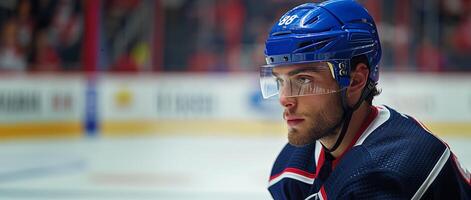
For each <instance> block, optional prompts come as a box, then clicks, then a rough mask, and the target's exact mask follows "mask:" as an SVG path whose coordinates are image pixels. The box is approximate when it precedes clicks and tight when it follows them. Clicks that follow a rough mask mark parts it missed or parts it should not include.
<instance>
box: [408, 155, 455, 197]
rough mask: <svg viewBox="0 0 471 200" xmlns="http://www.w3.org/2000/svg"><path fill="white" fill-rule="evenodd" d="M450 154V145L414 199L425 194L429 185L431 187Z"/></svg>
mask: <svg viewBox="0 0 471 200" xmlns="http://www.w3.org/2000/svg"><path fill="white" fill-rule="evenodd" d="M450 154H451V153H450V149H448V147H447V148H445V151H444V152H443V154H442V156H441V157H440V159H438V162H437V163H436V164H435V166H434V167H433V169H432V171H431V172H430V174H429V175H428V177H427V178H426V179H425V181H424V182H423V183H422V185H421V186H420V187H419V189H418V190H417V192H416V193H415V195H414V196H413V197H412V200H415V199H420V198H421V197H422V196H423V195H424V194H425V192H426V191H427V189H428V187H430V185H431V184H432V183H433V181H434V180H435V178H437V176H438V174H439V173H440V171H442V168H443V166H445V163H446V161H447V160H448V158H450Z"/></svg>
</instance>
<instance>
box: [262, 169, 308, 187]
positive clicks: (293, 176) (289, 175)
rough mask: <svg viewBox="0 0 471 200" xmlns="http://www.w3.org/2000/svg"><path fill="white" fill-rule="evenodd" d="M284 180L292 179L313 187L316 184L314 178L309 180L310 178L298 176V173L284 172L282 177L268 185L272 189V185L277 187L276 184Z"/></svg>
mask: <svg viewBox="0 0 471 200" xmlns="http://www.w3.org/2000/svg"><path fill="white" fill-rule="evenodd" d="M284 178H291V179H294V180H298V181H301V182H303V183H307V184H311V185H312V184H313V183H314V178H309V177H306V176H303V175H301V174H296V173H293V172H283V173H282V174H281V175H279V176H278V177H276V178H274V179H273V180H271V181H270V182H269V183H268V187H271V186H272V185H275V184H276V183H278V182H279V181H281V180H282V179H284Z"/></svg>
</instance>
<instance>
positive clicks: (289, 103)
mask: <svg viewBox="0 0 471 200" xmlns="http://www.w3.org/2000/svg"><path fill="white" fill-rule="evenodd" d="M280 104H281V105H282V106H283V107H285V108H288V109H290V108H294V107H295V106H296V98H295V97H286V96H284V95H281V94H280Z"/></svg>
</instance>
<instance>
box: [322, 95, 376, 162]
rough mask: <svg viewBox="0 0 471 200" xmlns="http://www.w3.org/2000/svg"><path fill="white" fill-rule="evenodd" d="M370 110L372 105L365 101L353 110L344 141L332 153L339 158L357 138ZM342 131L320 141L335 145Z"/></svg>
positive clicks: (329, 145) (328, 145)
mask: <svg viewBox="0 0 471 200" xmlns="http://www.w3.org/2000/svg"><path fill="white" fill-rule="evenodd" d="M370 112H371V108H370V105H369V104H368V103H366V102H363V103H362V104H361V106H360V107H359V108H358V109H357V110H355V112H353V114H352V118H351V120H350V124H349V125H348V128H347V132H346V133H345V136H344V138H343V140H342V143H340V145H339V147H338V148H337V149H336V150H335V151H333V152H332V153H331V154H332V156H334V157H335V158H338V157H339V156H340V155H342V153H343V152H344V151H345V150H347V148H348V146H349V145H350V143H352V140H353V138H355V134H356V133H357V132H358V130H359V129H360V127H361V125H362V124H363V122H364V121H365V120H366V118H367V117H368V115H369V114H370ZM340 129H341V128H340ZM340 131H341V130H339V131H338V132H337V134H335V135H332V136H330V137H325V138H321V139H320V142H321V143H322V144H323V145H324V146H325V147H333V146H334V144H335V142H336V141H337V138H338V136H339V135H340Z"/></svg>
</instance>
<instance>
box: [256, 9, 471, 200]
mask: <svg viewBox="0 0 471 200" xmlns="http://www.w3.org/2000/svg"><path fill="white" fill-rule="evenodd" d="M265 54H266V61H267V65H266V66H263V67H261V71H260V76H261V77H260V83H261V89H262V94H263V96H264V98H270V97H279V101H280V103H281V105H282V106H283V108H284V113H283V118H284V120H285V121H286V123H287V125H288V140H289V144H287V145H286V146H285V147H284V148H283V150H282V151H281V152H280V154H279V155H278V158H277V159H276V161H275V163H274V166H273V168H272V171H271V176H270V179H269V191H270V193H271V195H272V196H273V198H274V199H471V186H470V173H469V172H468V171H466V170H465V169H464V168H463V167H462V166H461V165H460V164H459V163H458V161H457V159H456V157H455V156H454V154H453V153H452V152H450V149H449V147H448V146H447V144H446V143H444V142H443V141H441V140H440V139H438V138H437V137H435V136H434V135H433V134H432V133H430V131H429V130H428V129H427V128H425V127H424V126H423V125H422V124H421V123H420V122H419V121H417V120H416V119H414V118H413V117H411V116H408V115H405V114H401V113H398V112H396V111H395V110H393V109H392V108H389V107H387V106H378V107H376V106H372V99H373V97H374V96H375V95H378V94H379V92H378V90H377V89H376V85H377V83H378V79H379V70H378V63H379V61H380V58H381V45H380V40H379V38H378V32H377V29H376V25H375V23H374V21H373V19H372V17H371V16H370V15H369V14H368V12H367V10H366V9H365V8H363V7H362V6H361V5H360V4H358V3H356V2H355V1H352V0H340V1H339V0H337V1H326V2H323V3H319V4H317V3H307V4H303V5H300V6H298V7H296V8H294V9H292V10H290V11H288V12H287V13H286V14H285V15H283V16H282V17H281V19H280V20H279V21H277V22H276V24H275V25H274V26H273V28H272V30H271V32H270V34H269V37H268V39H267V41H266V49H265Z"/></svg>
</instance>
